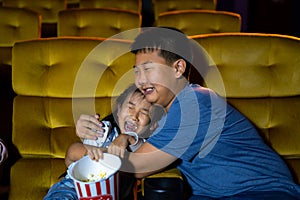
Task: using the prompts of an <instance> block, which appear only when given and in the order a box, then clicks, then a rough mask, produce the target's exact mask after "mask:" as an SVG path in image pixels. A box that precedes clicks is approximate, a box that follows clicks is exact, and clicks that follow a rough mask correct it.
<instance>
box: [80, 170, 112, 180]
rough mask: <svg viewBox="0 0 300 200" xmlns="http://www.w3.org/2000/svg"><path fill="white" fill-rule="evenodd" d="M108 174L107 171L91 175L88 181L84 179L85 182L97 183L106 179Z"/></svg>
mask: <svg viewBox="0 0 300 200" xmlns="http://www.w3.org/2000/svg"><path fill="white" fill-rule="evenodd" d="M106 175H107V173H106V172H105V171H100V172H99V173H97V174H93V173H90V174H89V175H88V177H87V179H83V180H82V181H83V182H95V181H99V180H101V179H104V178H105V177H106Z"/></svg>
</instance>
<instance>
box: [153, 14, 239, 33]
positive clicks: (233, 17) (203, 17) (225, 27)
mask: <svg viewBox="0 0 300 200" xmlns="http://www.w3.org/2000/svg"><path fill="white" fill-rule="evenodd" d="M155 25H156V26H170V27H175V28H177V29H179V30H181V31H183V32H184V33H185V34H187V35H189V36H191V35H198V34H205V33H221V32H240V31H241V16H240V15H239V14H237V13H232V12H225V11H216V10H178V11H170V12H164V13H162V14H160V15H159V16H158V18H157V20H156V23H155Z"/></svg>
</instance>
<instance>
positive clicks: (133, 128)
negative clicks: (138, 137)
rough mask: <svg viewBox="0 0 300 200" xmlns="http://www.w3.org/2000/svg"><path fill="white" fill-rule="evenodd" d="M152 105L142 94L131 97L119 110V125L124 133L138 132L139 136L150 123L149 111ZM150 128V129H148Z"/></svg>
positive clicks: (134, 94)
mask: <svg viewBox="0 0 300 200" xmlns="http://www.w3.org/2000/svg"><path fill="white" fill-rule="evenodd" d="M150 107H151V104H150V103H148V102H147V101H146V99H145V97H144V96H143V95H142V94H140V93H137V92H135V93H133V94H132V95H129V96H128V97H127V99H126V100H125V102H124V103H123V104H122V105H121V107H119V108H118V113H117V115H118V123H119V127H120V130H121V132H122V133H124V132H136V133H137V134H139V133H140V132H142V131H144V129H145V128H146V127H147V125H149V123H150V117H149V109H150ZM147 128H149V127H147Z"/></svg>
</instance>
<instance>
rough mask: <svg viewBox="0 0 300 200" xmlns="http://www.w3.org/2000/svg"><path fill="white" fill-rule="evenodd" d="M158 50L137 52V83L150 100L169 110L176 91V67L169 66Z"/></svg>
mask: <svg viewBox="0 0 300 200" xmlns="http://www.w3.org/2000/svg"><path fill="white" fill-rule="evenodd" d="M158 52H159V51H158V50H157V51H153V52H152V51H151V52H139V53H137V54H136V60H135V67H134V71H135V84H136V86H137V87H138V88H139V89H140V90H141V91H142V92H143V93H144V95H145V97H146V99H147V101H148V102H151V103H153V104H154V103H155V104H160V105H162V106H163V107H165V108H166V109H167V110H168V108H169V107H170V105H171V103H172V101H173V100H174V98H175V93H176V92H174V91H175V90H176V89H175V88H176V79H177V78H176V68H175V67H173V66H168V65H167V63H166V61H165V59H164V58H162V57H161V56H159V55H158ZM174 89H175V90H174Z"/></svg>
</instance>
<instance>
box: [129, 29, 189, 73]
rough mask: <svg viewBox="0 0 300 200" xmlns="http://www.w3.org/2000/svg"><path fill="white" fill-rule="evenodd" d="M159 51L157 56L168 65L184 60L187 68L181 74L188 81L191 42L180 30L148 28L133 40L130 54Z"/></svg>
mask: <svg viewBox="0 0 300 200" xmlns="http://www.w3.org/2000/svg"><path fill="white" fill-rule="evenodd" d="M155 50H159V56H161V57H162V58H164V59H165V60H166V62H167V64H168V65H170V64H172V63H173V62H175V61H176V60H178V59H183V60H185V62H186V64H187V66H186V70H185V72H184V74H183V76H184V77H185V78H187V79H188V76H189V72H190V61H191V59H192V50H191V42H190V40H189V39H188V38H187V36H186V35H185V34H183V33H182V32H181V31H180V30H178V29H176V28H172V27H148V28H145V29H143V31H142V32H141V33H140V34H139V35H138V36H137V37H136V38H135V40H134V42H133V44H132V45H131V52H132V53H134V54H137V53H139V52H153V51H155Z"/></svg>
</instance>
